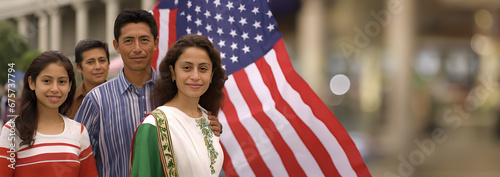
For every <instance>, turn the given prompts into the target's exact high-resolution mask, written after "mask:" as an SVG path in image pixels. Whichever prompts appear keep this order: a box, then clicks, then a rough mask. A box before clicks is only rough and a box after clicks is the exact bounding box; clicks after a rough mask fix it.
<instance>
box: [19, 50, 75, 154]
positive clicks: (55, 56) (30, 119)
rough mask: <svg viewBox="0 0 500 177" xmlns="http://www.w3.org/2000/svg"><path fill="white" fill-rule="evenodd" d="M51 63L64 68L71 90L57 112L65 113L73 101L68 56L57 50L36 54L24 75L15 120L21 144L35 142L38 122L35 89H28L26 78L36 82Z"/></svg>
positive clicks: (71, 67) (72, 77)
mask: <svg viewBox="0 0 500 177" xmlns="http://www.w3.org/2000/svg"><path fill="white" fill-rule="evenodd" d="M51 63H60V64H61V65H62V66H63V67H64V68H65V69H66V72H67V73H68V77H69V81H70V82H71V90H70V91H69V93H68V96H67V97H66V100H65V101H64V102H63V104H62V105H61V106H59V113H62V114H65V112H67V111H68V110H69V108H70V107H71V104H72V103H73V100H72V99H73V97H74V95H75V89H76V82H75V74H74V71H73V64H71V61H70V60H69V59H68V57H66V56H65V55H64V54H63V53H61V52H59V51H46V52H43V53H41V54H40V55H38V56H36V57H35V59H33V61H31V64H30V65H29V66H28V69H27V70H26V73H25V75H24V81H23V83H24V85H23V92H22V95H21V109H20V110H19V117H17V118H16V121H15V126H16V128H17V130H18V134H19V137H20V138H21V140H22V141H21V144H20V145H21V146H22V145H28V146H31V145H33V144H34V143H35V140H34V136H35V132H36V128H37V124H38V110H37V98H36V95H35V91H34V90H31V89H30V86H29V81H28V78H29V77H30V76H31V82H36V78H37V77H38V75H39V74H40V72H41V71H42V70H43V69H45V68H46V67H47V66H48V65H49V64H51Z"/></svg>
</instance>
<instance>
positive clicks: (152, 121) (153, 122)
mask: <svg viewBox="0 0 500 177" xmlns="http://www.w3.org/2000/svg"><path fill="white" fill-rule="evenodd" d="M146 124H150V125H153V126H156V119H155V117H154V116H153V115H152V114H147V115H146V118H144V120H142V123H141V125H146Z"/></svg>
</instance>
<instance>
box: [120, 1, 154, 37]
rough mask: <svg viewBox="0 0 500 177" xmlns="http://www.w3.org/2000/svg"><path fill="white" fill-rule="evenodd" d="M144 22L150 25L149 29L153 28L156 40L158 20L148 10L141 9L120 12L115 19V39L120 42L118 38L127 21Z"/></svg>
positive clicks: (152, 31)
mask: <svg viewBox="0 0 500 177" xmlns="http://www.w3.org/2000/svg"><path fill="white" fill-rule="evenodd" d="M139 22H144V23H146V24H148V25H149V29H150V30H151V34H153V37H154V40H156V37H157V36H158V27H157V26H156V21H155V18H154V16H153V15H152V14H151V13H149V12H148V11H145V10H141V9H125V10H124V11H122V12H120V14H118V17H116V20H115V28H114V34H115V40H116V41H117V42H118V38H119V37H120V35H121V29H122V27H123V25H125V24H127V23H139Z"/></svg>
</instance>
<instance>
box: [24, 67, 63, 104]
mask: <svg viewBox="0 0 500 177" xmlns="http://www.w3.org/2000/svg"><path fill="white" fill-rule="evenodd" d="M28 81H29V85H30V89H31V90H34V91H35V95H36V99H37V105H38V109H39V110H40V109H58V108H59V106H61V105H62V104H63V103H64V101H65V100H66V98H67V97H68V93H69V91H70V90H71V82H70V81H69V76H68V72H67V71H66V69H65V68H64V67H63V66H62V64H61V63H51V64H49V65H47V67H45V69H43V70H42V71H41V72H40V74H39V75H38V77H37V78H35V79H33V78H31V76H30V77H28Z"/></svg>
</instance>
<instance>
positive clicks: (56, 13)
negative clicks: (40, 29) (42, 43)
mask: <svg viewBox="0 0 500 177" xmlns="http://www.w3.org/2000/svg"><path fill="white" fill-rule="evenodd" d="M48 13H49V16H50V49H51V50H61V35H62V33H61V24H62V19H61V12H60V10H59V9H58V8H55V9H53V10H50V11H48Z"/></svg>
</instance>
